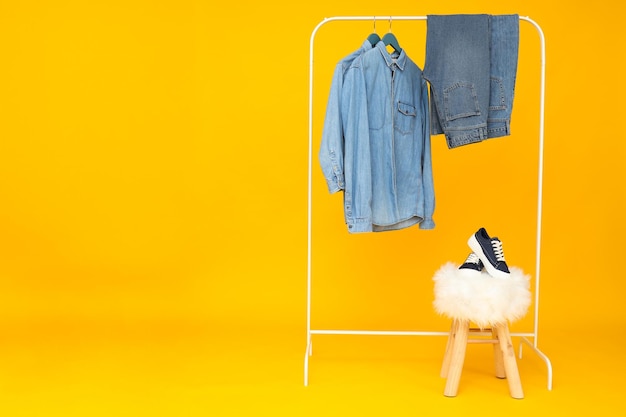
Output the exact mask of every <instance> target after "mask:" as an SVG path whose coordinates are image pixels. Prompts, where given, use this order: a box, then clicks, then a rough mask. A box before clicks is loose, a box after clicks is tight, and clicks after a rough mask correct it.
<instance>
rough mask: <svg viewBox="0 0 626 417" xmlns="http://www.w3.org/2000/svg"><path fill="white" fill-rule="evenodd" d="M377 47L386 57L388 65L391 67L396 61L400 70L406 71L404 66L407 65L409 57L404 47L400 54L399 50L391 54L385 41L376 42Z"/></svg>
mask: <svg viewBox="0 0 626 417" xmlns="http://www.w3.org/2000/svg"><path fill="white" fill-rule="evenodd" d="M376 49H378V50H379V51H380V54H381V55H382V56H383V58H384V59H385V62H386V63H387V66H388V67H390V68H391V66H392V65H393V64H394V63H395V64H396V66H397V67H398V68H400V70H402V71H404V66H405V65H406V59H407V56H406V52H404V49H402V51H401V52H400V54H398V53H397V52H394V53H393V54H390V53H389V52H388V51H387V46H386V45H385V43H384V42H383V41H380V42H378V43H377V44H376Z"/></svg>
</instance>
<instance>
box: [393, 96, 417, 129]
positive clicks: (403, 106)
mask: <svg viewBox="0 0 626 417" xmlns="http://www.w3.org/2000/svg"><path fill="white" fill-rule="evenodd" d="M416 118H417V110H416V109H415V106H413V105H411V104H407V103H403V102H401V101H399V102H398V111H397V112H396V123H395V125H396V129H398V131H399V132H400V133H403V134H407V133H411V132H413V131H414V130H415V119H416Z"/></svg>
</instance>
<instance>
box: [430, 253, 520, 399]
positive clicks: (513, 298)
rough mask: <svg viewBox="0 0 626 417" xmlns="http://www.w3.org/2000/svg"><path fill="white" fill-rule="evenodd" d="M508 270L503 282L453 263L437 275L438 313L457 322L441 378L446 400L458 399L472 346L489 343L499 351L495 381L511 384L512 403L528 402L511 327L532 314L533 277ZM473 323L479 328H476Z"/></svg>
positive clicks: (436, 297)
mask: <svg viewBox="0 0 626 417" xmlns="http://www.w3.org/2000/svg"><path fill="white" fill-rule="evenodd" d="M509 270H510V274H509V275H510V276H509V277H507V278H504V279H503V278H494V277H492V276H491V275H489V274H487V273H486V272H482V273H477V274H474V275H471V276H470V275H464V274H462V273H459V270H458V265H455V264H453V263H451V262H449V263H447V264H445V265H443V266H442V267H441V268H440V269H439V270H438V271H437V272H436V273H435V275H434V276H433V281H434V282H435V300H434V302H433V306H434V308H435V311H437V313H439V314H442V315H444V316H447V317H449V318H451V319H452V326H451V329H450V334H449V336H448V343H447V346H446V352H445V355H444V359H443V364H442V367H441V376H442V377H443V378H447V381H446V387H445V390H444V395H445V396H447V397H454V396H456V395H457V392H458V388H459V381H460V379H461V372H462V369H463V362H464V360H465V349H466V347H467V344H468V343H488V344H493V346H494V355H495V368H496V369H495V374H496V377H498V378H506V379H507V381H508V384H509V392H510V394H511V396H512V397H513V398H524V392H523V390H522V383H521V380H520V376H519V371H518V369H517V362H516V360H515V350H514V348H513V343H512V341H511V334H510V332H509V326H508V323H509V322H511V323H512V322H514V321H516V320H519V319H520V318H522V317H524V315H525V314H526V312H527V310H528V306H529V305H530V300H531V294H530V289H529V288H530V277H529V276H528V275H525V274H524V273H523V272H522V270H521V269H519V268H517V267H509ZM470 323H474V324H476V325H477V326H478V328H472V329H471V328H470ZM470 335H472V336H470ZM476 336H481V337H482V338H479V337H476ZM484 336H490V337H489V338H485V337H484Z"/></svg>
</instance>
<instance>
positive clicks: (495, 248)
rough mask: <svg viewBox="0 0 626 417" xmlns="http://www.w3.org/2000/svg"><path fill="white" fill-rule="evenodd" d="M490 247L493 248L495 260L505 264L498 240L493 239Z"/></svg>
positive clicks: (500, 243)
mask: <svg viewBox="0 0 626 417" xmlns="http://www.w3.org/2000/svg"><path fill="white" fill-rule="evenodd" d="M491 247H492V248H493V251H494V253H495V254H496V259H497V260H498V261H499V262H506V261H505V260H504V252H503V251H502V242H500V241H499V240H498V239H493V240H492V241H491Z"/></svg>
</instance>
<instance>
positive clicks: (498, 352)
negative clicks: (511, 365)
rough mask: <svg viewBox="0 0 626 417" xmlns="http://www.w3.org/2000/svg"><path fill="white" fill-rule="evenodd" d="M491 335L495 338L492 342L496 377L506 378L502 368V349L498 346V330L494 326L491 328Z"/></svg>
mask: <svg viewBox="0 0 626 417" xmlns="http://www.w3.org/2000/svg"><path fill="white" fill-rule="evenodd" d="M491 337H492V338H493V339H495V340H496V343H494V344H493V356H494V359H495V365H496V378H500V379H504V378H506V371H505V370H504V357H503V356H502V349H501V348H500V341H499V339H498V332H497V331H496V328H495V326H494V327H492V328H491Z"/></svg>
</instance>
